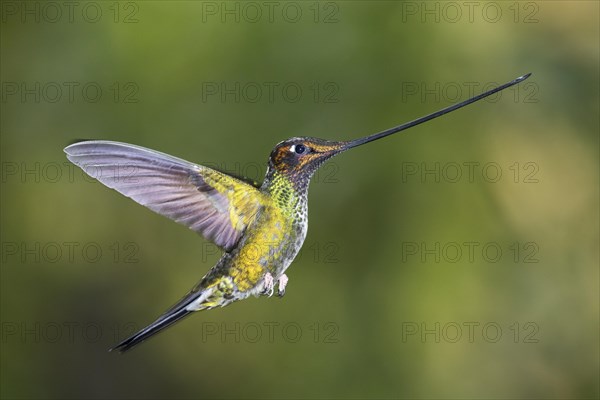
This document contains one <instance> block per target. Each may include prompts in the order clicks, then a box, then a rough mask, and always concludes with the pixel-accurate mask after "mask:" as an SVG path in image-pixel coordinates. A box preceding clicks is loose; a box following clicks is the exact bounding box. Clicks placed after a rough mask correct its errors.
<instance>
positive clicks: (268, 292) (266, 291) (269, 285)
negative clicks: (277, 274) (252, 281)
mask: <svg viewBox="0 0 600 400" xmlns="http://www.w3.org/2000/svg"><path fill="white" fill-rule="evenodd" d="M274 287H275V281H274V280H273V275H271V273H270V272H267V274H266V275H265V280H264V282H263V290H262V292H261V294H263V295H265V296H269V297H271V296H273V288H274Z"/></svg>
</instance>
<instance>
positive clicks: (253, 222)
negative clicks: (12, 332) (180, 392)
mask: <svg viewBox="0 0 600 400" xmlns="http://www.w3.org/2000/svg"><path fill="white" fill-rule="evenodd" d="M530 75H531V73H529V74H526V75H523V76H520V77H518V78H516V79H514V80H512V81H510V82H508V83H505V84H504V85H501V86H498V87H496V88H494V89H491V90H489V91H487V92H485V93H482V94H479V95H477V96H474V97H472V98H470V99H468V100H465V101H463V102H460V103H457V104H454V105H451V106H449V107H446V108H444V109H441V110H439V111H437V112H434V113H432V114H429V115H426V116H424V117H421V118H418V119H416V120H413V121H410V122H407V123H404V124H402V125H399V126H396V127H393V128H390V129H387V130H385V131H382V132H379V133H375V134H372V135H369V136H366V137H363V138H359V139H354V140H349V141H331V140H324V139H319V138H314V137H293V138H291V139H287V140H284V141H282V142H280V143H279V144H277V145H276V146H275V148H274V149H273V151H271V154H270V156H269V160H268V166H267V172H266V176H265V178H264V181H263V182H262V185H260V186H259V185H258V184H256V183H253V182H247V181H245V180H244V179H243V178H237V177H234V176H231V175H229V174H227V173H224V172H221V171H218V170H216V169H212V168H208V167H205V166H202V165H197V164H194V163H191V162H188V161H185V160H182V159H180V158H177V157H173V156H170V155H167V154H164V153H161V152H158V151H155V150H150V149H147V148H144V147H140V146H135V145H132V144H126V143H120V142H113V141H106V140H90V141H83V142H78V143H74V144H71V145H70V146H67V147H66V148H65V149H64V151H65V153H66V155H67V158H68V159H69V160H70V161H71V162H72V163H74V164H75V165H77V166H79V167H81V168H82V169H83V170H84V172H86V173H87V174H89V175H90V176H92V177H93V178H96V179H97V180H98V181H100V182H102V183H103V184H104V185H106V186H108V187H109V188H112V189H115V190H116V191H118V192H120V193H122V194H123V195H125V196H127V197H129V198H131V199H132V200H134V201H136V202H137V203H139V204H141V205H143V206H146V207H148V208H149V209H151V210H152V211H154V212H156V213H158V214H161V215H164V216H166V217H168V218H170V219H172V220H174V221H176V222H178V223H180V224H183V225H185V226H187V227H188V228H190V229H192V230H193V231H196V232H197V233H199V234H200V235H202V236H203V237H204V238H205V239H207V240H210V241H212V242H213V243H214V244H216V245H217V246H218V247H220V248H221V249H222V250H223V254H222V256H221V258H220V259H219V261H218V262H217V263H216V265H214V266H213V267H212V268H211V269H210V270H209V271H208V272H207V273H206V275H205V276H204V277H203V278H202V279H201V280H200V281H199V282H198V283H197V284H196V285H195V286H194V287H193V288H192V289H191V291H190V292H189V293H188V294H186V295H185V296H184V297H183V298H182V299H181V300H179V301H178V302H177V303H176V304H175V305H173V306H172V307H171V308H170V309H168V310H167V311H166V312H164V313H163V314H162V315H161V316H160V317H158V318H157V319H156V320H155V321H154V322H152V323H151V324H150V325H148V326H147V327H145V328H144V329H142V330H140V331H139V332H137V333H135V334H134V335H132V336H131V337H129V338H127V339H125V340H123V341H122V342H121V343H119V344H117V345H116V346H114V347H113V348H112V349H110V350H111V351H112V350H117V351H119V352H125V351H127V350H130V349H131V348H133V347H134V346H136V345H138V344H140V343H142V342H143V341H145V340H146V339H148V338H150V337H151V336H153V335H155V334H157V333H158V332H160V331H162V330H164V329H165V328H167V327H169V326H171V325H173V324H174V323H176V322H178V321H180V320H181V319H183V318H185V317H186V316H188V315H190V314H192V313H194V312H196V311H201V310H210V309H212V308H215V307H224V306H226V305H228V304H231V303H233V302H235V301H238V300H243V299H246V298H248V297H250V296H257V297H258V296H260V295H266V296H269V297H270V296H272V295H273V294H274V291H275V286H277V294H278V296H280V297H281V296H283V295H284V294H285V290H286V285H287V283H288V277H287V275H286V270H287V269H288V267H289V266H290V264H291V263H292V261H293V260H294V258H295V257H296V255H297V254H298V252H299V251H300V248H301V247H302V244H303V243H304V239H305V238H306V233H307V228H308V204H307V199H308V187H309V183H310V180H311V177H312V176H313V174H314V173H315V171H317V169H318V168H319V167H320V166H321V165H322V164H323V163H324V162H325V161H327V160H329V159H330V158H332V157H334V156H336V155H338V154H340V153H342V152H345V151H347V150H350V149H353V148H355V147H358V146H362V145H363V144H366V143H370V142H373V141H375V140H379V139H382V138H384V137H387V136H390V135H392V134H394V133H397V132H400V131H403V130H406V129H408V128H411V127H413V126H416V125H419V124H422V123H424V122H427V121H430V120H432V119H434V118H437V117H439V116H442V115H444V114H447V113H450V112H452V111H455V110H457V109H459V108H461V107H464V106H466V105H468V104H471V103H474V102H476V101H478V100H481V99H483V98H485V97H488V96H490V95H492V94H494V93H497V92H499V91H501V90H504V89H506V88H508V87H510V86H513V85H516V84H518V83H520V82H522V81H524V80H525V79H527V78H528V77H529V76H530Z"/></svg>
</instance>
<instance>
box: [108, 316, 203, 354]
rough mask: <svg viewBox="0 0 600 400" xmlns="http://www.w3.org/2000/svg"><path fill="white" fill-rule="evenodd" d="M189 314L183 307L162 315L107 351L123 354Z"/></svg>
mask: <svg viewBox="0 0 600 400" xmlns="http://www.w3.org/2000/svg"><path fill="white" fill-rule="evenodd" d="M191 313H193V311H188V310H186V309H185V307H182V308H179V309H178V310H176V311H173V312H170V313H168V314H166V315H163V316H162V317H160V318H159V319H157V320H156V321H154V322H153V323H152V324H150V325H148V326H147V327H145V328H144V329H142V330H141V331H139V332H138V333H136V334H135V335H133V336H131V337H130V338H128V339H125V340H124V341H122V342H121V343H119V344H118V345H116V346H115V347H113V348H112V349H110V350H109V351H113V350H117V351H118V352H119V353H124V352H126V351H127V350H130V349H132V348H133V347H135V346H137V345H138V344H140V343H142V342H143V341H144V340H146V339H148V338H150V337H151V336H154V335H156V334H157V333H158V332H160V331H162V330H163V329H165V328H168V327H169V326H171V325H173V324H174V323H175V322H177V321H179V320H180V319H182V318H184V317H186V316H188V315H189V314H191Z"/></svg>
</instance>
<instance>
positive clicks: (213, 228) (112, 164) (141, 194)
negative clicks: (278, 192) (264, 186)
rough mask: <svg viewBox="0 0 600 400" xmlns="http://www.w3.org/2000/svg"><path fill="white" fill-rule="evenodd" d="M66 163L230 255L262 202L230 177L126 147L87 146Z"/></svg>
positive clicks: (73, 148) (74, 148)
mask: <svg viewBox="0 0 600 400" xmlns="http://www.w3.org/2000/svg"><path fill="white" fill-rule="evenodd" d="M65 153H67V158H68V159H69V160H70V161H71V162H72V163H74V164H75V165H77V166H79V167H81V168H82V169H83V170H84V171H85V172H86V173H87V174H88V175H90V176H91V177H93V178H96V179H97V180H98V181H100V182H102V183H103V184H105V185H106V186H108V187H110V188H112V189H115V190H117V191H118V192H120V193H122V194H123V195H125V196H127V197H129V198H131V199H133V200H135V201H136V202H138V203H139V204H141V205H143V206H146V207H148V208H149V209H151V210H152V211H155V212H157V213H158V214H161V215H164V216H166V217H168V218H170V219H172V220H174V221H176V222H178V223H180V224H183V225H185V226H187V227H189V228H190V229H192V230H194V231H196V232H198V233H199V234H201V235H203V236H204V237H205V238H207V239H209V240H211V241H213V242H214V243H215V244H216V245H218V246H220V247H222V248H223V249H225V250H231V249H232V248H233V247H234V246H235V244H236V243H237V242H238V241H239V239H240V237H241V235H242V234H243V232H244V231H245V229H246V227H247V226H248V225H249V224H250V223H251V222H252V221H253V220H254V218H255V216H256V214H257V213H258V212H259V210H260V209H261V207H262V204H263V202H264V197H263V195H262V194H261V192H260V191H259V190H258V189H257V188H255V187H254V186H251V185H249V184H247V183H246V182H243V181H241V180H239V179H236V178H234V177H232V176H229V175H227V174H224V173H222V172H219V171H216V170H214V169H211V168H208V167H204V166H201V165H196V164H193V163H190V162H188V161H185V160H182V159H180V158H177V157H173V156H170V155H167V154H164V153H160V152H158V151H154V150H150V149H146V148H144V147H140V146H135V145H131V144H126V143H119V142H111V141H102V140H97V141H87V142H81V143H75V144H72V145H70V146H68V147H67V148H65Z"/></svg>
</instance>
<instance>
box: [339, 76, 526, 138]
mask: <svg viewBox="0 0 600 400" xmlns="http://www.w3.org/2000/svg"><path fill="white" fill-rule="evenodd" d="M530 75H531V73H528V74H525V75H523V76H520V77H518V78H517V79H515V80H512V81H510V82H508V83H505V84H504V85H501V86H498V87H497V88H494V89H492V90H488V91H487V92H485V93H481V94H480V95H477V96H475V97H472V98H470V99H469V100H465V101H463V102H461V103H457V104H454V105H451V106H449V107H446V108H444V109H441V110H439V111H436V112H434V113H433V114H429V115H426V116H424V117H421V118H417V119H415V120H414V121H410V122H407V123H404V124H402V125H399V126H396V127H394V128H390V129H387V130H385V131H382V132H379V133H374V134H373V135H369V136H367V137H364V138H360V139H356V140H350V141H348V142H346V143H345V145H344V148H345V149H349V148H352V147H356V146H360V145H361V144H365V143H369V142H372V141H374V140H377V139H381V138H384V137H386V136H389V135H392V134H394V133H397V132H400V131H403V130H405V129H408V128H412V127H413V126H417V125H419V124H422V123H423V122H427V121H430V120H432V119H434V118H437V117H441V116H442V115H444V114H448V113H450V112H452V111H455V110H458V109H459V108H462V107H464V106H468V105H469V104H471V103H475V102H476V101H479V100H481V99H484V98H486V97H488V96H491V95H493V94H494V93H498V92H499V91H501V90H504V89H506V88H509V87H511V86H513V85H516V84H518V83H521V82H523V81H524V80H525V79H527V78H529V76H530Z"/></svg>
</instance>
